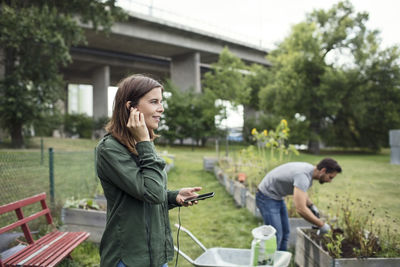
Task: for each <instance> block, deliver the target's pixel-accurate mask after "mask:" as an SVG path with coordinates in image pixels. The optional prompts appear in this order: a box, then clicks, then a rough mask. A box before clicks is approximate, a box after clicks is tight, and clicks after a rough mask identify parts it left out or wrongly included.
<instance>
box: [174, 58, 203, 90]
mask: <svg viewBox="0 0 400 267" xmlns="http://www.w3.org/2000/svg"><path fill="white" fill-rule="evenodd" d="M200 79H201V76H200V53H199V52H195V53H190V54H184V55H179V56H175V57H173V58H172V60H171V81H172V83H173V84H175V85H176V86H177V87H178V88H179V89H181V90H183V91H186V90H188V89H189V88H191V87H192V88H194V91H195V92H198V93H200V92H201V83H200Z"/></svg>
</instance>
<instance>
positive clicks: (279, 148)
mask: <svg viewBox="0 0 400 267" xmlns="http://www.w3.org/2000/svg"><path fill="white" fill-rule="evenodd" d="M289 132H290V128H289V127H288V123H287V121H286V120H285V119H282V120H281V121H280V122H279V124H278V126H276V128H275V130H270V131H268V130H263V131H262V132H260V133H259V132H258V131H257V129H255V128H254V129H253V130H252V131H251V134H252V135H253V137H254V140H255V141H256V142H257V148H258V151H259V156H260V157H261V158H262V161H263V164H264V165H265V166H266V167H267V169H272V168H273V166H276V165H279V164H281V163H282V162H284V161H289V160H290V158H291V155H292V154H295V155H299V152H298V151H297V149H296V148H295V147H294V146H293V145H291V144H289V145H288V144H286V142H287V140H288V138H289ZM267 149H268V150H269V154H270V157H269V161H267V159H266V150H267Z"/></svg>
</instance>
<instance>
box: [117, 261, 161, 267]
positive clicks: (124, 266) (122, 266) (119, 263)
mask: <svg viewBox="0 0 400 267" xmlns="http://www.w3.org/2000/svg"><path fill="white" fill-rule="evenodd" d="M117 267H126V265H125V264H124V263H123V262H122V261H121V260H120V261H119V262H118V265H117ZM161 267H168V264H167V263H165V264H163V266H161Z"/></svg>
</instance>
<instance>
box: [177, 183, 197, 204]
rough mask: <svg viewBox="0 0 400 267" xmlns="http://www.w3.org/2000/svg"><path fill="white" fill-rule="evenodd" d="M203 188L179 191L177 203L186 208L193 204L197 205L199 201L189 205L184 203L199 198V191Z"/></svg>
mask: <svg viewBox="0 0 400 267" xmlns="http://www.w3.org/2000/svg"><path fill="white" fill-rule="evenodd" d="M200 190H201V187H187V188H182V189H181V190H179V194H178V195H177V196H176V202H178V204H179V205H183V206H185V207H187V206H192V205H193V204H197V201H194V202H191V201H189V202H188V203H184V201H185V199H188V198H192V197H196V196H198V194H197V193H195V192H197V191H200Z"/></svg>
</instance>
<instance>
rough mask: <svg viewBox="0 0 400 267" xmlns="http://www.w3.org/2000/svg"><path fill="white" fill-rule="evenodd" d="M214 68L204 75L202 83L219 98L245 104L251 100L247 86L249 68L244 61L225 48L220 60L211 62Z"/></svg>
mask: <svg viewBox="0 0 400 267" xmlns="http://www.w3.org/2000/svg"><path fill="white" fill-rule="evenodd" d="M211 67H212V70H211V71H209V72H207V73H206V74H205V75H204V78H203V81H202V84H203V87H204V88H206V89H209V90H211V91H212V92H214V94H215V95H216V97H217V98H219V99H223V100H229V101H231V102H232V103H233V104H245V103H248V102H249V100H250V93H251V90H250V88H249V87H248V86H247V80H246V75H248V73H249V72H248V68H247V67H246V65H245V64H244V63H243V61H242V60H241V59H240V58H238V57H237V56H235V55H234V54H232V53H231V52H230V51H229V49H228V48H226V47H225V48H224V49H223V50H222V52H221V54H220V55H219V58H218V62H216V63H214V64H211Z"/></svg>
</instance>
